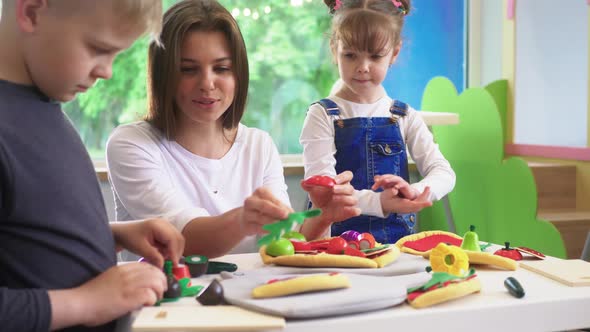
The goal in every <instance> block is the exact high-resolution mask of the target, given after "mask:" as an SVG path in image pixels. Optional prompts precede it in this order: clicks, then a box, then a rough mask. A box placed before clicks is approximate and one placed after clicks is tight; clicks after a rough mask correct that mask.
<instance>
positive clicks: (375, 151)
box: [318, 99, 416, 243]
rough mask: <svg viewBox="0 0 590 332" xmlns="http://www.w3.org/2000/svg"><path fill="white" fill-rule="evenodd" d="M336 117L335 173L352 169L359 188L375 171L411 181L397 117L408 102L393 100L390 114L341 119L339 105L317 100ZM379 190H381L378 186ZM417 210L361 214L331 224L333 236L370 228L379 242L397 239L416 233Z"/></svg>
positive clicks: (367, 185) (368, 186)
mask: <svg viewBox="0 0 590 332" xmlns="http://www.w3.org/2000/svg"><path fill="white" fill-rule="evenodd" d="M318 104H320V105H321V106H322V107H323V108H324V109H325V110H326V112H327V113H328V115H329V116H330V117H332V119H333V120H334V132H335V134H334V142H335V144H336V154H335V156H334V157H335V158H336V173H337V174H340V173H341V172H344V171H347V170H349V171H351V172H352V173H353V174H354V178H353V179H352V182H351V184H352V186H353V187H354V188H355V189H356V190H362V189H369V190H370V189H371V186H372V185H373V183H374V181H373V177H374V176H375V175H383V174H395V175H398V176H401V177H402V178H404V179H405V180H406V181H408V182H409V174H408V157H407V154H406V146H405V143H404V139H403V137H402V135H401V131H400V128H399V124H398V122H397V119H398V118H399V117H403V116H406V113H407V109H408V105H407V104H405V103H403V102H400V101H397V100H396V101H394V102H393V103H392V105H391V107H390V109H389V111H390V112H391V117H390V118H388V117H373V118H351V119H345V120H342V119H340V118H339V117H340V109H339V108H338V105H336V103H335V102H333V101H332V100H330V99H322V100H320V101H319V102H318ZM379 191H382V190H381V189H379ZM415 218H416V214H415V213H411V214H397V213H391V214H390V215H389V216H388V217H386V218H379V217H373V216H368V215H360V216H358V217H353V218H350V219H347V220H345V221H343V222H336V223H333V224H332V236H337V235H340V234H342V233H343V232H345V231H347V230H355V231H357V232H361V233H363V232H369V233H371V234H373V236H374V237H375V240H376V241H377V242H380V243H395V242H396V241H397V240H398V239H399V238H401V237H403V236H406V235H408V234H411V233H413V231H414V224H415Z"/></svg>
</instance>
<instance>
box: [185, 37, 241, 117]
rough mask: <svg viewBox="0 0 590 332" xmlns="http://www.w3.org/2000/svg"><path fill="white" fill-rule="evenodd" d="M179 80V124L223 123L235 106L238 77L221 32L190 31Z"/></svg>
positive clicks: (226, 42)
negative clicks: (226, 112) (226, 114)
mask: <svg viewBox="0 0 590 332" xmlns="http://www.w3.org/2000/svg"><path fill="white" fill-rule="evenodd" d="M180 57H181V59H180V79H179V82H178V89H177V91H176V98H175V100H176V105H177V106H178V107H179V108H180V110H181V112H180V114H179V118H180V119H179V121H180V122H181V123H182V124H183V125H186V124H187V123H186V122H187V121H188V122H194V123H198V124H214V123H216V122H217V121H219V122H221V121H222V119H221V116H222V115H223V113H225V111H227V109H228V108H229V106H230V105H231V104H232V102H233V100H234V96H235V92H236V77H235V75H234V71H233V68H232V65H233V64H232V61H231V50H230V47H229V43H228V41H227V39H226V38H225V35H224V34H223V33H222V32H219V31H193V32H189V33H188V35H187V36H186V37H185V39H184V41H183V42H182V45H181V51H180Z"/></svg>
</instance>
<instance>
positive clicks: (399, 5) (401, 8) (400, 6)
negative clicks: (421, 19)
mask: <svg viewBox="0 0 590 332" xmlns="http://www.w3.org/2000/svg"><path fill="white" fill-rule="evenodd" d="M339 2H340V1H339V0H336V3H339ZM391 2H392V3H393V5H394V6H395V7H396V8H397V10H399V12H400V13H402V15H406V14H407V13H408V12H407V11H406V9H405V8H404V4H403V3H402V2H401V1H396V0H391Z"/></svg>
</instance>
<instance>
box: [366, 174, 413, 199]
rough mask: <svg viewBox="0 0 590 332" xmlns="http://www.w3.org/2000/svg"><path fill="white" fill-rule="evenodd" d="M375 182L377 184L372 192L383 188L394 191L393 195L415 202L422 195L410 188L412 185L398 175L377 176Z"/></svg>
mask: <svg viewBox="0 0 590 332" xmlns="http://www.w3.org/2000/svg"><path fill="white" fill-rule="evenodd" d="M374 181H375V183H374V184H373V186H372V187H371V189H372V190H377V189H378V188H383V189H384V190H387V189H392V193H393V194H395V195H398V196H400V197H403V198H407V199H409V200H414V199H416V197H418V195H420V193H419V192H417V191H416V190H415V189H414V188H412V187H410V184H409V183H408V182H406V180H404V179H403V178H402V177H399V176H397V175H393V174H385V175H376V176H375V178H374Z"/></svg>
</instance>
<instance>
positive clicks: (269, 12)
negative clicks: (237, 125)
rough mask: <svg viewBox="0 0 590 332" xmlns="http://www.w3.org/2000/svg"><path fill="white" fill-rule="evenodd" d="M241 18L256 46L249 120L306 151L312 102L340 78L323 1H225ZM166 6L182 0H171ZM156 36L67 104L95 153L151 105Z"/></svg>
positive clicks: (280, 142)
mask: <svg viewBox="0 0 590 332" xmlns="http://www.w3.org/2000/svg"><path fill="white" fill-rule="evenodd" d="M220 2H221V3H222V4H223V5H224V6H225V7H226V8H228V10H229V11H230V12H232V14H234V17H236V19H237V21H238V23H239V25H240V28H241V30H242V33H243V35H244V38H245V40H246V46H247V49H248V56H249V61H250V90H249V96H248V106H247V110H246V113H245V114H244V118H243V120H242V122H243V123H244V124H245V125H247V126H250V127H257V128H261V129H264V130H266V131H268V132H270V134H271V136H272V137H273V139H274V141H275V143H276V144H277V146H278V148H279V151H280V152H281V153H284V154H285V153H300V152H301V147H300V145H299V133H300V131H301V126H302V124H303V120H304V118H305V112H306V110H307V107H308V106H309V104H310V103H311V102H312V101H315V100H318V99H320V98H322V97H324V96H326V95H327V94H328V93H329V92H330V89H331V87H332V84H333V83H334V82H335V81H336V79H337V71H336V68H335V66H334V64H333V62H332V56H331V53H330V50H329V48H328V45H327V44H328V43H327V32H328V30H329V25H330V17H329V15H328V14H327V9H326V7H325V5H324V4H323V1H321V0H248V1H244V0H221V1H220ZM164 3H165V8H168V7H169V6H170V5H171V4H172V3H174V1H172V0H167V1H166V0H165V1H164ZM147 47H148V40H147V39H146V38H143V39H141V40H138V41H137V42H136V43H134V44H133V46H132V47H131V48H130V49H129V50H127V51H125V52H124V53H122V54H120V55H119V56H118V57H117V59H116V60H115V62H114V64H113V77H112V78H111V79H110V80H108V81H100V82H98V83H97V84H96V85H95V86H94V87H93V88H92V89H90V90H89V91H88V92H87V93H85V94H81V95H79V96H78V98H77V99H75V100H74V101H72V102H69V103H67V104H65V105H64V110H65V111H66V113H67V114H68V115H69V116H70V118H71V119H72V121H73V122H74V124H75V125H76V127H77V128H78V130H79V131H80V135H81V136H82V139H83V140H84V142H85V144H86V147H87V148H88V150H89V151H90V153H91V155H92V157H93V158H97V159H101V158H104V147H105V143H106V140H107V138H108V136H109V135H110V133H111V131H112V130H113V129H114V128H115V127H116V126H118V125H119V124H122V123H127V122H131V121H137V120H140V119H141V118H142V116H143V115H144V114H145V112H146V89H145V81H146V63H147V62H146V56H147Z"/></svg>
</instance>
